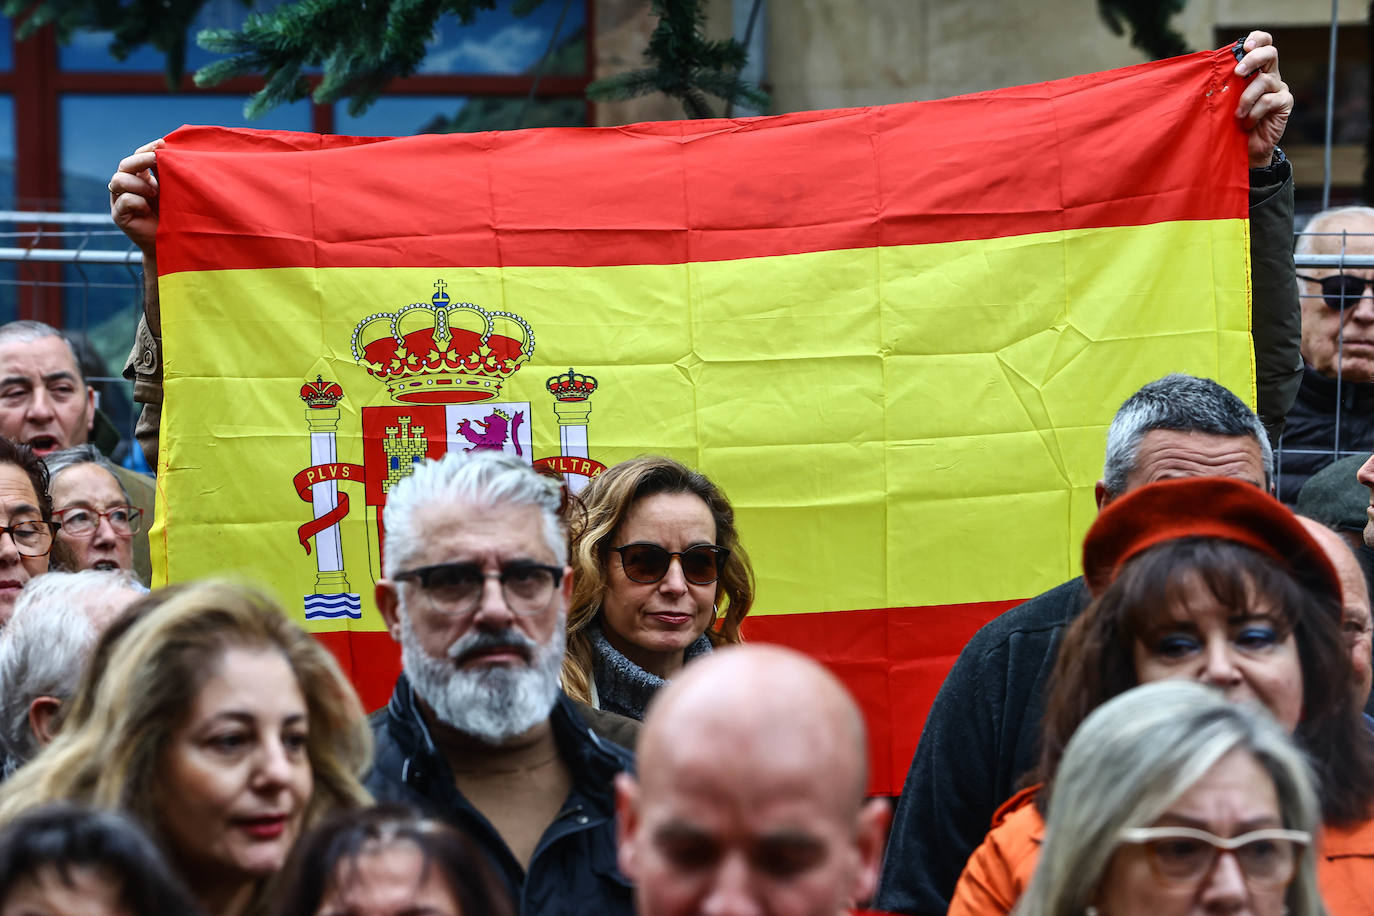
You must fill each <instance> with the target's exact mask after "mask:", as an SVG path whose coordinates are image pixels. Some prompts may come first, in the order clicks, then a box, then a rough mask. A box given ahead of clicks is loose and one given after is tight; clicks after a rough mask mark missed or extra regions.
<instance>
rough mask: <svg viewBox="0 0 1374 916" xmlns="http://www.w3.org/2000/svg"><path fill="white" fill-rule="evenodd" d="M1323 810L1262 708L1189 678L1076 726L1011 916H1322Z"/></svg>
mask: <svg viewBox="0 0 1374 916" xmlns="http://www.w3.org/2000/svg"><path fill="white" fill-rule="evenodd" d="M1320 825H1321V806H1320V803H1319V801H1318V799H1317V793H1316V791H1315V789H1314V788H1313V786H1312V772H1311V769H1310V767H1309V766H1308V765H1307V761H1306V759H1305V758H1304V756H1303V753H1302V752H1301V751H1300V750H1298V748H1297V747H1296V746H1295V745H1294V744H1293V742H1292V741H1291V740H1290V739H1289V737H1288V736H1287V735H1286V734H1285V733H1284V731H1283V729H1282V728H1281V727H1280V726H1279V725H1278V723H1277V722H1275V721H1274V719H1273V718H1272V717H1271V716H1269V715H1267V714H1266V713H1265V711H1264V710H1263V709H1261V708H1260V707H1258V706H1252V705H1251V704H1248V703H1235V702H1232V701H1230V700H1228V699H1226V697H1225V696H1224V695H1222V694H1221V693H1219V692H1217V691H1216V690H1213V689H1210V688H1208V687H1205V686H1203V685H1201V684H1197V683H1192V682H1188V681H1162V682H1158V683H1153V684H1146V685H1144V686H1142V687H1136V688H1134V689H1131V690H1128V691H1126V692H1125V693H1123V694H1121V695H1120V696H1118V697H1116V698H1115V699H1112V700H1109V701H1108V702H1106V703H1104V704H1103V705H1102V706H1100V707H1098V709H1097V710H1096V711H1095V712H1093V713H1092V714H1091V715H1089V716H1088V717H1087V719H1085V720H1084V721H1083V724H1082V725H1081V726H1079V728H1078V730H1077V731H1076V732H1074V735H1073V739H1072V740H1070V741H1069V744H1068V747H1067V748H1066V749H1065V752H1064V757H1063V761H1062V763H1061V764H1060V767H1059V775H1058V779H1057V780H1056V781H1055V787H1054V793H1053V796H1052V797H1051V798H1050V799H1049V816H1048V823H1047V826H1046V829H1045V843H1044V846H1043V847H1042V849H1041V852H1040V858H1039V861H1038V863H1037V864H1036V869H1035V875H1034V877H1033V878H1032V879H1031V883H1030V887H1029V888H1028V889H1027V890H1026V894H1025V896H1024V897H1022V899H1021V901H1020V903H1018V904H1017V907H1016V909H1015V910H1014V911H1013V913H1014V914H1015V916H1079V914H1082V913H1110V914H1127V916H1129V914H1132V913H1140V914H1149V916H1173V914H1176V913H1177V914H1184V913H1190V912H1249V913H1253V914H1256V916H1268V914H1272V916H1278V914H1280V913H1286V914H1288V916H1323V914H1324V913H1325V912H1326V910H1325V907H1324V906H1323V904H1322V900H1321V894H1320V893H1319V892H1318V890H1317V871H1316V855H1315V854H1314V851H1313V846H1314V841H1315V837H1316V834H1317V831H1318V830H1319V829H1320Z"/></svg>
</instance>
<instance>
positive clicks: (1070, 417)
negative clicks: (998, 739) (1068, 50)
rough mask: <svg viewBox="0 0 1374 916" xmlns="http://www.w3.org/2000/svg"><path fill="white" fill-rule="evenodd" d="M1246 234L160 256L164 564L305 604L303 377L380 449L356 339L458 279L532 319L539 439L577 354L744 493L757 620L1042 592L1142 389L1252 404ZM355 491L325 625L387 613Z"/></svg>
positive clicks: (599, 405) (347, 487)
mask: <svg viewBox="0 0 1374 916" xmlns="http://www.w3.org/2000/svg"><path fill="white" fill-rule="evenodd" d="M1237 250H1248V223H1246V222H1245V221H1243V220H1217V221H1188V222H1166V223H1158V224H1153V225H1145V226H1135V227H1123V228H1100V229H1083V230H1075V231H1061V232H1047V233H1039V234H1035V235H1025V236H1014V237H1009V238H998V239H990V240H979V241H960V242H946V243H938V244H926V245H912V246H903V247H879V248H868V249H860V250H839V251H822V252H815V253H807V254H795V255H785V256H777V257H762V258H750V259H744V260H737V261H714V262H698V263H689V264H677V265H649V266H617V267H507V268H474V269H457V268H455V269H440V268H433V269H418V268H324V269H308V268H280V269H264V270H225V271H185V272H180V273H174V274H171V275H164V276H162V277H161V279H160V284H161V294H162V298H163V300H164V301H167V302H179V303H186V304H187V307H184V308H180V309H176V310H170V309H169V310H168V312H167V314H166V316H165V317H164V335H165V338H166V340H167V341H168V344H167V350H166V365H165V378H166V389H167V397H168V399H169V401H174V402H175V403H176V404H178V405H181V407H182V409H181V410H179V411H178V412H177V415H176V429H175V430H174V431H168V430H166V429H164V431H163V432H164V435H163V438H162V453H161V457H160V468H159V470H160V472H161V473H162V475H163V477H162V479H163V481H164V483H165V491H164V493H163V499H162V500H161V502H160V507H159V508H160V512H162V513H163V514H162V515H160V517H159V520H158V523H157V526H156V527H155V529H154V531H153V532H152V543H153V547H154V552H155V558H156V561H157V563H158V564H159V568H160V569H161V573H160V574H159V575H160V577H163V578H165V579H170V580H172V581H183V580H185V579H188V578H191V577H194V576H200V575H207V574H216V573H226V572H228V573H242V574H244V575H247V576H251V577H253V578H255V579H258V580H261V581H262V582H264V583H265V584H267V585H268V586H269V587H271V588H272V589H273V590H274V591H276V592H277V593H278V594H279V595H280V596H281V597H282V598H283V600H284V601H285V603H286V604H287V606H288V607H290V608H293V609H294V611H293V613H294V614H295V615H296V616H297V617H298V618H300V617H301V615H302V611H301V596H302V589H303V584H305V586H306V587H308V585H309V583H311V582H313V581H314V579H315V576H316V560H315V559H314V558H313V557H311V556H307V554H306V553H305V551H304V549H303V548H302V547H301V545H300V544H299V543H297V542H296V540H295V538H294V534H295V531H296V529H297V527H298V526H300V525H302V524H303V523H305V522H308V521H309V520H310V519H311V517H312V516H311V506H310V504H309V503H308V502H304V501H302V500H301V499H300V498H299V497H298V495H297V493H296V491H295V489H294V488H293V484H292V479H293V475H296V474H297V473H298V472H301V471H302V469H303V468H306V467H308V466H309V465H310V464H311V445H310V438H309V436H310V430H309V427H308V422H307V421H308V417H307V413H308V409H307V408H306V407H305V405H304V404H303V402H302V400H301V398H300V396H299V391H300V387H301V384H302V381H303V380H313V379H314V378H315V377H316V376H317V375H318V376H321V377H323V378H324V379H325V380H328V381H333V382H337V383H338V384H339V385H340V386H341V387H342V388H343V390H344V392H345V397H344V399H343V401H342V402H340V404H339V405H338V406H339V410H340V411H341V418H340V420H339V423H338V431H337V449H338V455H337V459H336V460H337V462H339V463H341V464H345V463H352V464H362V463H363V444H362V432H361V417H360V411H361V410H362V408H365V407H374V406H384V405H385V406H390V407H396V406H398V405H397V404H396V403H395V402H393V401H391V400H390V399H389V398H388V396H387V392H386V388H385V385H384V384H383V383H381V382H379V381H378V380H377V379H375V378H373V377H372V376H370V375H368V374H367V372H366V371H364V369H363V368H362V367H361V366H359V365H358V364H357V363H356V362H355V361H354V359H353V357H352V355H351V352H350V345H351V335H352V334H353V331H354V328H355V327H356V326H357V325H358V324H359V322H360V321H362V320H363V319H364V318H366V317H367V316H369V315H372V314H374V313H379V312H395V311H396V310H397V309H398V308H400V307H402V306H405V305H406V304H408V303H414V302H420V303H427V302H428V301H429V299H430V297H431V295H432V294H433V291H434V286H435V282H436V281H437V280H443V281H444V282H445V284H446V288H447V290H448V293H449V294H450V295H451V296H452V301H453V302H454V303H458V302H462V301H470V302H474V303H477V304H479V305H481V306H482V307H483V308H485V309H487V310H489V311H490V310H497V309H504V310H508V311H511V312H514V313H516V314H518V315H519V316H521V317H522V318H523V319H524V320H525V321H527V322H528V323H529V325H530V327H531V328H532V329H533V332H534V335H535V341H536V342H535V350H534V357H533V360H532V361H531V362H530V363H529V364H527V365H525V366H523V367H522V368H521V369H520V370H519V371H518V372H517V373H516V374H515V375H514V376H512V377H511V378H510V379H509V380H508V381H507V382H506V383H505V388H504V389H503V391H502V393H501V395H500V396H499V397H498V398H497V399H496V400H497V401H499V402H529V405H530V414H531V416H530V418H529V422H531V423H532V430H533V457H535V458H542V457H545V456H550V455H557V454H559V427H558V425H557V424H556V422H555V420H554V416H553V412H552V406H551V405H552V399H551V396H550V395H549V393H548V392H547V391H546V389H545V382H546V379H548V378H549V377H551V376H553V375H556V374H558V373H560V372H566V371H567V370H568V368H569V367H570V366H571V367H575V368H576V370H577V372H579V373H586V374H589V375H592V376H595V377H596V378H597V379H598V383H599V385H598V388H597V390H596V393H595V394H594V396H593V397H592V400H591V402H590V403H591V414H590V418H589V421H588V423H587V430H588V432H587V437H588V440H589V443H590V449H591V452H590V453H591V456H592V457H593V458H594V459H596V460H597V461H600V462H601V463H603V464H605V465H608V466H609V465H611V464H614V463H616V462H618V461H621V460H623V459H626V458H630V457H632V456H634V455H636V454H641V453H643V452H645V451H654V452H662V453H667V454H670V455H673V456H674V457H677V458H679V459H681V460H683V461H685V462H687V463H689V464H691V465H695V466H698V467H700V468H701V469H702V470H703V471H704V472H705V473H707V474H708V475H709V476H711V477H712V478H713V479H714V480H715V481H717V482H718V483H719V484H720V485H721V486H722V487H723V488H724V489H725V491H726V493H727V494H729V495H730V496H731V498H732V499H733V501H734V503H735V506H736V508H737V511H738V514H739V520H740V525H741V528H742V532H743V537H744V541H745V543H746V544H747V545H748V546H749V549H750V551H751V553H752V556H753V559H754V562H755V566H756V569H757V573H758V579H759V582H760V588H759V604H758V606H757V607H756V609H755V611H754V613H755V614H761V615H762V614H777V613H798V612H813V611H838V610H851V609H859V608H894V607H913V606H927V605H942V604H951V603H966V602H973V601H997V600H1005V599H1012V598H1020V597H1025V596H1028V595H1032V594H1035V593H1036V592H1038V591H1040V590H1042V589H1044V588H1045V587H1047V586H1050V585H1053V584H1056V583H1058V582H1061V581H1063V580H1064V579H1066V578H1069V577H1070V576H1072V575H1075V574H1076V573H1077V571H1078V569H1077V567H1078V558H1077V551H1078V544H1079V543H1080V539H1081V536H1082V532H1083V531H1084V530H1085V529H1086V527H1087V525H1088V524H1089V522H1090V521H1091V519H1092V516H1093V514H1094V512H1095V508H1094V506H1093V500H1092V487H1093V484H1094V482H1095V481H1096V480H1097V478H1098V477H1099V476H1100V472H1101V464H1102V449H1103V439H1104V434H1105V425H1106V423H1107V422H1108V421H1109V420H1110V418H1111V415H1112V414H1113V413H1114V411H1115V410H1116V408H1117V407H1118V406H1119V405H1120V403H1121V402H1122V401H1123V400H1124V399H1125V398H1126V397H1127V396H1128V395H1129V394H1130V393H1131V392H1132V391H1134V390H1135V389H1136V388H1138V387H1139V386H1140V385H1141V384H1143V383H1144V382H1146V381H1149V380H1151V379H1153V378H1157V377H1158V376H1160V375H1162V374H1164V373H1166V372H1169V371H1183V372H1190V373H1194V374H1198V375H1205V376H1209V377H1212V378H1215V379H1217V380H1218V381H1219V382H1221V383H1222V384H1223V385H1226V386H1227V387H1229V388H1231V389H1232V390H1235V391H1238V392H1241V393H1243V394H1244V395H1246V396H1247V400H1248V401H1249V402H1250V403H1251V404H1252V405H1253V403H1254V381H1253V379H1254V370H1253V364H1252V360H1253V356H1252V351H1251V342H1250V336H1249V291H1248V282H1249V280H1248V276H1246V274H1245V270H1246V267H1247V264H1246V262H1245V260H1244V259H1242V258H1239V257H1236V256H1235V254H1234V252H1236V251H1237ZM1218 252H1221V253H1222V254H1221V255H1218ZM1104 268H1105V269H1104ZM874 278H876V280H877V282H876V285H875V283H874ZM1199 290H1204V291H1210V293H1208V292H1203V293H1199V292H1198V291H1199ZM188 405H199V406H200V408H201V409H186V408H187V406H188ZM450 432H451V431H450ZM248 442H251V443H252V444H251V448H240V447H239V446H240V445H241V444H245V443H248ZM245 456H251V459H250V460H245ZM173 470H174V471H176V472H177V473H175V474H170V475H169V474H168V473H167V472H168V471H173ZM340 492H345V493H348V494H349V496H350V500H351V506H352V508H351V510H350V512H349V514H348V516H347V517H346V519H345V520H344V521H343V522H342V523H341V526H340V527H341V533H342V550H343V554H344V557H345V560H346V562H347V564H348V569H349V576H350V581H351V588H352V590H353V591H355V592H358V593H359V594H361V596H362V602H363V617H362V619H361V620H355V621H352V622H347V621H343V622H341V621H329V620H321V621H310V622H309V624H308V626H310V627H311V628H313V629H315V630H316V631H319V632H327V631H337V630H342V629H352V630H361V631H376V630H380V629H382V625H381V621H380V619H379V618H378V616H377V614H376V611H375V609H374V608H373V605H372V594H371V593H372V579H373V578H374V577H375V576H376V575H377V574H378V567H377V561H378V545H377V543H376V541H377V529H376V526H375V512H374V509H373V508H372V507H369V506H366V504H365V499H364V494H363V490H362V486H361V485H360V484H356V483H355V482H352V481H345V482H344V483H343V484H341V485H340ZM235 519H237V520H235ZM169 557H170V562H171V566H170V567H168V566H167V563H168V559H169Z"/></svg>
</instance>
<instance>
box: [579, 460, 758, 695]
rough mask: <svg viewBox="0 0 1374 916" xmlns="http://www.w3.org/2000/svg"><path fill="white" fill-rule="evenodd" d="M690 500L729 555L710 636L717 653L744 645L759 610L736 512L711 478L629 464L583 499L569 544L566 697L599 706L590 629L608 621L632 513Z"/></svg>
mask: <svg viewBox="0 0 1374 916" xmlns="http://www.w3.org/2000/svg"><path fill="white" fill-rule="evenodd" d="M661 493H691V494H692V495H694V496H697V497H699V498H700V499H701V501H702V502H704V503H706V506H707V507H708V508H709V509H710V510H711V516H712V518H714V519H715V523H716V543H717V544H719V545H720V546H721V547H724V548H726V549H727V550H729V551H730V556H729V557H728V558H727V559H726V561H725V568H724V569H722V570H721V573H720V578H719V579H717V580H716V607H717V608H718V611H723V612H724V614H723V615H722V616H721V617H720V618H719V619H718V621H717V623H716V626H715V627H708V628H707V630H706V635H707V636H708V637H709V638H710V640H711V642H712V643H713V644H714V645H717V646H719V645H723V644H725V643H738V642H740V641H741V636H740V624H742V623H743V622H744V618H745V616H746V615H747V614H748V613H749V608H750V607H751V606H753V604H754V568H753V567H752V566H751V565H750V564H749V555H748V554H747V553H746V552H745V550H744V545H743V544H741V543H740V539H739V532H738V531H737V530H736V529H735V510H734V509H733V508H731V506H730V501H729V500H728V499H726V498H725V494H724V493H722V492H721V490H720V488H719V487H717V486H716V485H715V484H714V483H712V482H711V480H710V478H708V477H707V476H706V475H705V474H702V473H701V472H700V471H694V470H692V469H691V468H689V467H687V466H685V465H683V464H680V463H679V462H677V461H674V460H673V459H671V458H667V457H664V456H661V455H646V456H641V457H639V458H632V459H630V460H629V461H623V462H621V463H620V464H617V465H616V466H615V467H612V468H609V469H608V470H606V471H603V472H602V473H601V474H600V475H599V476H597V477H596V479H594V480H593V481H592V482H591V483H590V484H588V485H587V488H586V489H585V490H583V491H582V493H581V494H580V498H581V501H582V503H583V509H584V511H583V512H582V513H581V517H578V514H577V513H573V518H572V520H571V521H572V524H571V527H570V530H569V538H570V539H571V541H572V555H571V556H570V557H569V562H570V564H571V565H572V569H573V593H572V601H571V603H570V607H569V608H568V649H567V654H566V655H565V656H564V658H563V690H564V692H565V693H567V694H568V696H570V697H572V698H573V699H576V700H581V701H582V702H584V703H590V702H591V700H592V682H593V678H592V667H593V655H592V642H591V637H590V636H589V635H588V627H590V626H592V624H593V621H595V620H596V619H597V616H598V615H599V614H600V613H601V603H602V601H603V600H604V599H605V596H606V585H607V581H608V577H607V575H606V564H607V563H608V562H609V560H610V552H611V548H612V547H613V546H615V545H614V544H613V543H612V539H613V538H614V537H615V533H616V531H617V530H618V529H619V528H620V525H621V523H622V522H623V521H624V520H625V516H626V515H628V514H629V512H630V508H631V507H632V506H634V504H635V503H637V502H638V501H639V500H641V499H644V498H645V497H647V496H657V495H659V494H661Z"/></svg>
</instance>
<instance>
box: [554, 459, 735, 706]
mask: <svg viewBox="0 0 1374 916" xmlns="http://www.w3.org/2000/svg"><path fill="white" fill-rule="evenodd" d="M581 498H582V502H583V504H584V506H585V515H584V517H583V518H582V519H581V520H580V522H578V521H577V520H574V527H573V530H572V532H571V539H572V558H571V565H572V568H573V594H572V601H571V603H570V607H569V610H568V651H567V656H566V657H565V660H564V663H563V689H564V690H565V691H566V692H567V693H568V695H569V696H571V697H573V698H574V699H576V700H581V701H582V702H584V703H590V704H592V705H593V706H597V707H599V708H601V709H606V710H610V711H611V712H616V713H620V714H621V715H626V716H629V717H631V718H634V719H643V718H644V709H645V707H646V706H647V705H648V702H649V698H650V697H651V696H653V694H654V692H655V691H657V690H658V688H659V687H661V686H662V685H663V683H664V682H665V681H666V679H667V678H669V677H671V676H672V675H673V674H675V673H676V672H677V671H678V670H679V669H681V668H682V666H683V665H684V664H685V663H686V662H688V661H690V660H691V659H692V658H694V657H696V656H698V655H700V654H702V653H704V652H709V651H710V650H711V648H712V647H713V646H717V645H722V644H725V643H737V642H739V641H740V624H741V623H742V622H743V620H744V617H745V615H746V614H748V613H749V608H750V606H751V605H752V604H753V603H754V571H753V568H752V567H751V566H750V565H749V557H748V555H747V554H746V553H745V551H744V546H743V545H742V544H741V543H740V540H739V533H738V532H737V531H736V529H735V512H734V509H732V508H731V506H730V501H729V500H728V499H726V498H725V494H724V493H722V492H721V490H720V488H719V487H717V486H716V485H715V484H714V483H712V482H711V481H710V479H708V478H707V477H706V475H704V474H702V473H700V472H699V471H694V470H692V469H691V468H688V467H685V466H684V465H682V464H679V463H678V462H676V461H674V460H673V459H671V458H665V457H661V456H645V457H640V458H633V459H631V460H629V461H625V462H622V463H621V464H618V465H616V466H615V467H613V468H610V469H609V470H606V471H604V472H602V473H601V475H600V476H598V477H597V478H596V479H595V480H593V481H592V482H591V483H590V484H589V485H588V486H587V488H586V489H585V490H583V491H582V493H581Z"/></svg>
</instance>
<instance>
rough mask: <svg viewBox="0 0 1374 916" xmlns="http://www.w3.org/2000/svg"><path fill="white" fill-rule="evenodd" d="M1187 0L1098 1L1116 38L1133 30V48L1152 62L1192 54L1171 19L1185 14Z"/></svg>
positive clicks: (1101, 11)
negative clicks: (1148, 57) (1143, 53)
mask: <svg viewBox="0 0 1374 916" xmlns="http://www.w3.org/2000/svg"><path fill="white" fill-rule="evenodd" d="M1186 3H1187V0H1097V11H1098V13H1099V14H1100V15H1101V16H1102V21H1103V22H1105V23H1106V25H1107V28H1109V29H1111V30H1112V32H1113V33H1114V34H1116V35H1124V34H1125V33H1126V26H1128V25H1129V26H1130V30H1131V46H1132V47H1135V48H1139V49H1140V50H1142V51H1144V52H1145V53H1146V54H1148V55H1149V56H1150V58H1151V59H1152V60H1162V59H1163V58H1166V57H1177V56H1178V55H1180V54H1187V53H1188V43H1187V42H1185V41H1184V40H1183V36H1182V35H1180V34H1179V33H1178V32H1177V31H1176V30H1175V29H1174V28H1173V27H1172V26H1171V25H1170V24H1169V20H1170V19H1172V18H1173V17H1174V16H1175V15H1176V14H1178V13H1180V12H1182V11H1183V7H1184V5H1185V4H1186Z"/></svg>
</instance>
